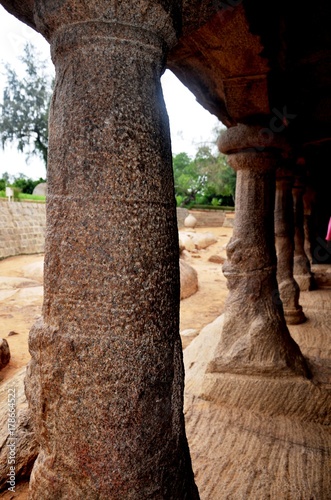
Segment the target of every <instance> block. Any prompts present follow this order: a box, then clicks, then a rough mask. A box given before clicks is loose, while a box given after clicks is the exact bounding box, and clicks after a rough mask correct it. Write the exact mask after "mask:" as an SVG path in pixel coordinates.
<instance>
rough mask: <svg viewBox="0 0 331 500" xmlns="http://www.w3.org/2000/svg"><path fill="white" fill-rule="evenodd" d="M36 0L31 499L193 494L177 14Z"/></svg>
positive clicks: (152, 5) (149, 6)
mask: <svg viewBox="0 0 331 500" xmlns="http://www.w3.org/2000/svg"><path fill="white" fill-rule="evenodd" d="M164 4H167V2H163V3H162V5H164ZM38 5H39V7H38V11H37V12H38V14H39V20H38V23H39V28H40V31H42V32H43V33H44V34H45V35H46V36H47V37H48V38H49V40H50V42H51V48H52V58H53V61H54V63H55V66H56V85H55V91H54V96H53V101H52V107H51V113H50V145H49V166H48V183H49V184H48V204H47V241H46V258H45V298H44V306H43V319H42V320H41V321H39V322H38V323H37V324H36V325H35V326H34V327H33V329H32V331H31V333H30V344H29V345H30V352H31V355H32V361H31V364H30V366H29V370H28V376H27V379H26V392H27V396H28V400H29V404H30V406H31V408H32V413H33V415H34V424H35V430H36V436H37V440H38V441H39V443H40V454H39V456H38V459H37V461H36V463H35V466H34V469H33V473H32V477H31V483H30V490H31V493H30V495H31V496H30V498H31V499H38V500H40V499H43V500H45V499H54V500H55V499H60V498H61V499H65V498H67V499H68V498H72V499H78V498H79V499H83V498H86V499H89V500H92V499H104V500H106V499H107V500H108V499H116V500H117V499H118V500H120V499H121V500H129V499H135V500H141V499H147V498H150V499H156V498H160V499H161V498H162V499H163V498H173V499H184V498H186V499H191V498H193V499H196V498H198V493H197V490H196V487H195V484H194V479H193V473H192V468H191V462H190V456H189V451H188V446H187V441H186V437H185V429H184V418H183V377H184V375H183V364H182V349H181V342H180V337H179V324H178V323H179V322H178V317H179V270H178V261H179V255H178V235H177V227H176V209H175V202H174V187H173V180H172V158H171V148H170V136H169V125H168V118H167V114H166V109H165V105H164V102H163V96H162V90H161V85H160V75H161V73H162V71H163V67H164V60H165V55H166V51H167V45H169V44H171V43H172V42H173V41H174V40H175V31H174V28H173V19H172V18H171V15H170V14H169V11H170V7H169V8H168V9H167V12H165V11H164V10H163V8H162V7H161V5H160V4H159V3H157V2H147V3H146V5H144V8H143V6H142V5H141V4H140V3H139V2H138V3H135V2H125V4H123V5H122V4H121V5H118V6H117V3H116V6H114V3H113V2H106V1H101V2H100V1H98V2H97V1H91V2H88V3H87V2H74V1H72V2H71V1H66V2H56V6H55V7H50V6H49V2H39V3H38ZM58 5H61V6H63V7H61V8H59V7H57V6H58ZM45 6H46V7H45ZM140 9H141V11H140Z"/></svg>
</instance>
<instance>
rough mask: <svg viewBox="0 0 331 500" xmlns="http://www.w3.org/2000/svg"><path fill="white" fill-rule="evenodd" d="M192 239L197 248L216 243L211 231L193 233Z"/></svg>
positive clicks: (200, 248)
mask: <svg viewBox="0 0 331 500" xmlns="http://www.w3.org/2000/svg"><path fill="white" fill-rule="evenodd" d="M192 241H193V243H194V244H195V247H196V248H197V249H198V250H202V249H204V248H208V247H209V246H210V245H214V243H217V239H216V237H215V235H214V234H213V233H195V234H193V235H192Z"/></svg>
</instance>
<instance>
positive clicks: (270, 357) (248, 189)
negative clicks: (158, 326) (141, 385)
mask: <svg viewBox="0 0 331 500" xmlns="http://www.w3.org/2000/svg"><path fill="white" fill-rule="evenodd" d="M269 139H270V138H269ZM277 140H278V141H279V142H280V144H277V143H276V141H275V143H274V144H272V148H271V147H270V148H269V147H268V146H269V145H270V140H269V141H268V140H267V139H266V138H265V136H264V135H263V133H261V128H259V127H257V126H252V127H250V126H245V125H238V126H237V127H233V128H231V129H229V130H227V131H226V132H225V133H224V134H222V135H221V138H220V142H219V146H220V150H221V151H222V152H223V153H227V154H228V161H229V163H230V165H231V166H232V167H233V168H234V169H235V170H236V171H237V188H236V218H235V224H234V230H233V236H232V238H231V240H230V242H229V244H228V246H227V255H228V261H227V262H226V263H225V264H224V266H223V271H224V274H225V276H226V278H227V280H228V288H229V296H228V299H227V302H226V306H225V314H224V324H223V327H222V333H221V338H220V342H219V343H218V346H217V348H216V351H215V355H214V358H213V360H212V361H211V362H210V363H209V367H208V371H210V372H234V373H245V374H264V375H281V376H282V375H306V374H307V368H306V363H305V360H304V358H303V356H302V354H301V352H300V349H299V347H298V346H297V344H296V343H295V342H294V340H293V339H292V338H291V336H290V334H289V331H288V329H287V327H286V324H285V320H284V315H283V310H282V305H281V303H280V301H279V298H278V286H277V281H276V255H275V245H274V223H273V217H274V196H275V194H274V193H275V168H276V165H277V161H278V160H279V154H278V155H277V153H276V152H275V151H276V148H277V147H278V151H279V148H281V139H280V138H277Z"/></svg>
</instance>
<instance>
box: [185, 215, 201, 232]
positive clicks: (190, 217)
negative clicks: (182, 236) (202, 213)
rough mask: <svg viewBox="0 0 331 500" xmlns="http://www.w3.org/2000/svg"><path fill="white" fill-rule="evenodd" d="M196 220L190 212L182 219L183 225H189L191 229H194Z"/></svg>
mask: <svg viewBox="0 0 331 500" xmlns="http://www.w3.org/2000/svg"><path fill="white" fill-rule="evenodd" d="M197 223H198V221H197V220H196V218H195V217H194V216H193V215H192V214H189V215H188V216H187V217H186V219H185V220H184V226H185V227H189V228H191V229H194V228H195V226H196V225H197Z"/></svg>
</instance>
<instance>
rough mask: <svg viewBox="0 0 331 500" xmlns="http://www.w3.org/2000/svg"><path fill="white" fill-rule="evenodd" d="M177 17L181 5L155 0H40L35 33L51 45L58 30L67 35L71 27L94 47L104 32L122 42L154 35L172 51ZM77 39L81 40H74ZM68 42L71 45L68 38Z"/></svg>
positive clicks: (178, 22) (36, 7) (172, 0)
mask: <svg viewBox="0 0 331 500" xmlns="http://www.w3.org/2000/svg"><path fill="white" fill-rule="evenodd" d="M35 3H37V2H35ZM179 14H180V2H178V1H176V0H168V1H165V2H162V4H161V2H158V1H156V0H148V1H147V2H145V3H144V5H141V3H140V2H133V1H131V2H108V1H106V0H102V1H99V0H91V1H89V2H85V1H83V0H78V1H77V0H61V1H57V2H49V1H48V0H41V1H38V3H37V5H35V14H34V20H35V24H36V28H37V30H38V31H39V32H40V33H41V34H42V35H44V36H45V38H46V39H47V40H48V41H49V42H50V43H52V42H53V39H54V37H56V36H57V34H58V32H59V31H60V30H62V31H67V30H68V28H69V26H71V28H73V27H75V30H74V32H76V33H78V32H79V33H80V35H81V34H82V33H85V35H84V38H85V39H88V38H89V37H90V43H91V44H93V43H95V41H96V37H98V35H99V36H102V34H105V33H107V32H108V33H107V34H108V35H110V36H114V37H115V38H123V39H125V37H126V35H127V33H128V32H130V34H129V40H130V39H132V38H133V39H134V38H135V36H137V37H138V38H141V37H142V33H143V32H144V31H145V32H146V35H147V38H150V36H151V35H150V34H151V33H153V34H155V36H157V37H159V38H160V39H162V41H163V42H165V43H166V45H167V46H169V47H172V46H173V45H174V44H175V43H176V40H177V31H178V30H179V29H180V15H179ZM79 25H81V26H79ZM71 33H73V32H72V31H71ZM80 39H81V36H80V37H79V38H78V39H77V40H80ZM68 41H69V43H70V35H69V40H68Z"/></svg>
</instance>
